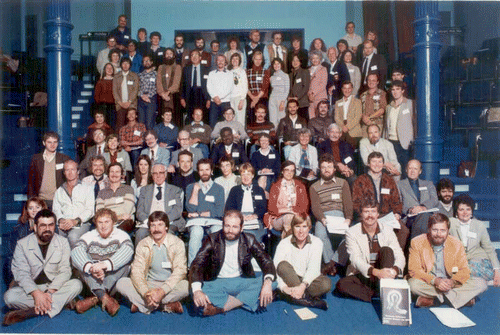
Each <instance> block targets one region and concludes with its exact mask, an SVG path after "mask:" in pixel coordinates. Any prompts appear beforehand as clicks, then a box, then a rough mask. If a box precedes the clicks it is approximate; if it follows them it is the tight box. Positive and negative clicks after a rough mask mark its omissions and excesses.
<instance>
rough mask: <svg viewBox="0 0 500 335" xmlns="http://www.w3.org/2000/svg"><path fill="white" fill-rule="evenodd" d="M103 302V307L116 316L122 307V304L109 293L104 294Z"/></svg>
mask: <svg viewBox="0 0 500 335" xmlns="http://www.w3.org/2000/svg"><path fill="white" fill-rule="evenodd" d="M101 302H102V309H103V310H106V312H108V314H109V315H111V316H115V315H116V313H118V310H119V309H120V304H119V303H118V301H116V300H115V299H114V298H113V297H111V296H110V295H109V294H107V293H106V294H104V296H103V297H102V300H101Z"/></svg>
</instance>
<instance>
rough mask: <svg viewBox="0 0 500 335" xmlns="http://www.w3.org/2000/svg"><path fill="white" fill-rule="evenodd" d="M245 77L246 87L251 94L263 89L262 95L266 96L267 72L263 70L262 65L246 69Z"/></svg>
mask: <svg viewBox="0 0 500 335" xmlns="http://www.w3.org/2000/svg"><path fill="white" fill-rule="evenodd" d="M247 77H248V89H249V90H250V92H251V93H252V94H258V93H259V92H260V91H263V92H264V96H263V97H266V96H267V90H268V89H269V82H270V79H269V78H270V76H269V73H268V72H266V71H264V69H263V68H262V67H253V68H251V69H248V70H247Z"/></svg>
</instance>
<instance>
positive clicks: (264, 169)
mask: <svg viewBox="0 0 500 335" xmlns="http://www.w3.org/2000/svg"><path fill="white" fill-rule="evenodd" d="M260 172H261V173H271V172H273V170H271V169H268V168H263V169H262V170H260Z"/></svg>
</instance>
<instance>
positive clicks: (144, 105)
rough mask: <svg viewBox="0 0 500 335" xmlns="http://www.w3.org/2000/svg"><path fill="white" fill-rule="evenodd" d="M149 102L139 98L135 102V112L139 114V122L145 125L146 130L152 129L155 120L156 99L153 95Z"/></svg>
mask: <svg viewBox="0 0 500 335" xmlns="http://www.w3.org/2000/svg"><path fill="white" fill-rule="evenodd" d="M150 100H151V102H146V101H144V100H142V99H141V98H139V101H138V103H137V113H138V114H139V122H140V123H143V124H145V125H146V128H147V129H148V130H151V129H153V127H154V126H155V121H156V109H157V99H156V95H154V96H153V97H152V98H151V99H150Z"/></svg>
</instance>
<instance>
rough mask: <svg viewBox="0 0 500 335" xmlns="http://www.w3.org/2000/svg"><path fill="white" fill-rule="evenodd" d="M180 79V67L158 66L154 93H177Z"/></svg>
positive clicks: (176, 65) (175, 65)
mask: <svg viewBox="0 0 500 335" xmlns="http://www.w3.org/2000/svg"><path fill="white" fill-rule="evenodd" d="M181 77H182V67H181V66H180V65H178V64H174V65H165V64H163V65H160V67H159V68H158V74H157V75H156V92H158V94H162V93H164V92H166V91H168V92H170V95H172V93H177V92H179V88H180V85H181Z"/></svg>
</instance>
